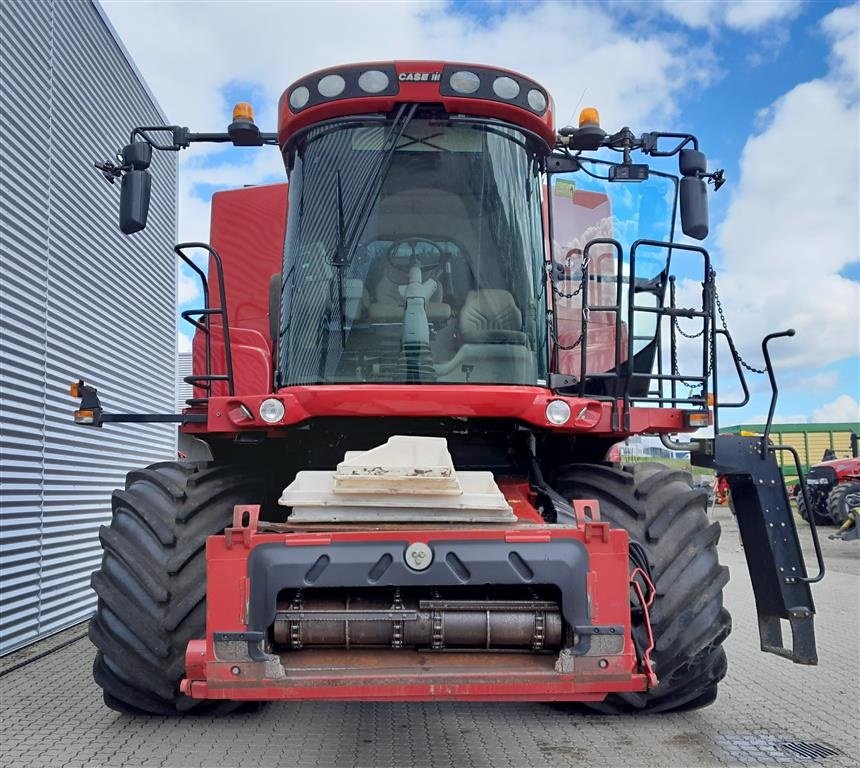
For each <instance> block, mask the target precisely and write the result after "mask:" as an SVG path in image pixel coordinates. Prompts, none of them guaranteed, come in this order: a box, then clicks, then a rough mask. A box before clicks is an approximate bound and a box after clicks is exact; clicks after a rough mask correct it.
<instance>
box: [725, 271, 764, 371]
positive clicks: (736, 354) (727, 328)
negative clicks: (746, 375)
mask: <svg viewBox="0 0 860 768" xmlns="http://www.w3.org/2000/svg"><path fill="white" fill-rule="evenodd" d="M715 274H716V273H715V272H714V270H713V268H712V269H711V276H712V277H713V276H715ZM714 301H715V302H716V305H717V312H718V313H719V315H720V322H721V323H722V324H723V330H724V331H725V332H726V333H728V332H729V326H728V324H727V323H726V313H725V312H724V311H723V304H722V302H721V301H720V294H718V293H717V284H716V281H715V282H714ZM729 338H731V336H729ZM735 356H736V357H737V359H738V362H739V363H740V364H741V366H742V367H744V368H746V369H747V370H748V371H749V372H750V373H767V368H754V367H753V366H751V365H750V364H749V363H748V362H747V361H746V360H744V359H743V358H742V357H741V353H740V352H738V351H737V350H735Z"/></svg>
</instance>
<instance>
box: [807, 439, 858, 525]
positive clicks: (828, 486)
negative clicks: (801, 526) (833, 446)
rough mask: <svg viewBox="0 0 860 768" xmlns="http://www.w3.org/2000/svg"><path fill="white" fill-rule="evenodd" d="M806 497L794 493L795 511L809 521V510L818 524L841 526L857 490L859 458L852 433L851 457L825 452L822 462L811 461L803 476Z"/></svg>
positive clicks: (846, 517) (855, 440) (851, 506)
mask: <svg viewBox="0 0 860 768" xmlns="http://www.w3.org/2000/svg"><path fill="white" fill-rule="evenodd" d="M806 484H807V487H808V499H809V504H808V505H807V502H806V500H805V499H804V497H803V496H802V495H801V494H798V495H797V511H798V513H799V514H800V516H801V517H802V518H803V519H804V520H807V521H808V520H809V518H810V510H811V511H812V516H813V518H814V521H815V522H816V523H817V524H818V525H836V526H841V525H842V524H843V523H844V522H845V521H846V520H847V519H848V515H849V513H850V512H851V509H852V508H853V502H851V501H849V499H852V498H853V497H854V496H856V495H857V494H858V493H860V458H858V456H857V435H856V434H854V433H853V432H852V433H851V456H850V457H846V458H842V459H839V458H836V456H835V453H834V452H833V451H826V452H825V454H824V456H823V457H822V461H820V462H819V463H818V464H813V465H812V466H811V467H810V468H809V473H808V474H807V476H806Z"/></svg>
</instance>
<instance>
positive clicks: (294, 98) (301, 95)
mask: <svg viewBox="0 0 860 768" xmlns="http://www.w3.org/2000/svg"><path fill="white" fill-rule="evenodd" d="M310 98H311V92H310V91H309V90H308V89H307V88H305V86H303V85H300V86H299V87H298V88H296V89H295V90H294V91H293V92H292V93H291V94H290V106H291V107H292V108H293V109H301V108H302V107H303V106H304V105H305V104H307V103H308V100H309V99H310Z"/></svg>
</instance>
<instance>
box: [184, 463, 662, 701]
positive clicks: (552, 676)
mask: <svg viewBox="0 0 860 768" xmlns="http://www.w3.org/2000/svg"><path fill="white" fill-rule="evenodd" d="M499 487H500V488H501V490H502V492H503V493H504V494H505V497H506V498H507V500H508V502H509V503H510V505H511V507H512V509H514V511H515V513H516V515H517V517H518V522H517V523H514V524H512V525H507V526H503V527H500V526H496V527H492V526H490V527H475V528H462V527H461V528H457V527H455V526H442V527H440V528H424V529H422V528H415V527H404V528H403V529H402V530H399V529H398V530H380V529H376V530H374V529H372V528H367V527H365V528H361V527H356V528H357V529H353V530H330V531H321V532H308V531H296V532H289V533H286V532H285V533H261V532H259V531H257V530H256V515H254V514H252V515H251V516H250V519H249V520H248V522H247V523H246V524H245V525H244V526H242V522H241V521H242V513H243V512H245V511H247V510H248V509H249V508H247V507H245V508H237V515H236V521H235V522H234V526H235V527H234V528H231V529H227V531H226V533H225V535H223V536H212V537H210V538H209V539H208V541H207V544H206V565H207V577H206V578H207V594H209V595H217V596H218V599H217V600H208V601H207V608H206V637H205V638H204V639H196V640H192V641H191V642H190V643H189V644H188V649H187V652H186V677H185V679H184V680H183V681H182V685H181V690H182V691H183V692H184V693H185V694H186V695H188V696H190V697H192V698H206V699H233V700H301V699H330V700H363V701H403V700H439V699H451V700H472V701H496V700H507V701H512V700H520V701H547V700H554V701H600V700H602V699H603V698H605V697H606V695H607V694H609V693H617V692H622V691H624V692H641V691H646V690H648V689H649V688H650V687H653V686H654V685H656V683H657V680H656V678H655V677H654V675H653V673H652V672H651V671H650V661H649V659H648V657H647V655H646V658H645V663H644V668H640V667H639V663H638V661H637V656H636V650H635V647H634V645H633V640H632V636H631V629H630V628H631V615H630V604H629V589H628V587H629V585H630V575H629V561H628V537H627V532H626V531H624V530H622V529H616V528H610V527H609V524H608V523H604V522H601V521H600V519H599V511H598V510H597V505H596V503H594V502H582V503H580V502H577V503H576V505H575V506H576V511H577V524H576V526H575V527H574V526H558V525H547V524H545V523H544V522H543V520H542V518H541V517H540V515H539V513H538V512H537V511H536V509H535V508H534V497H533V495H532V493H531V491H530V489H529V486H528V483H525V482H523V481H521V480H517V479H511V478H508V479H502V480H500V482H499ZM585 506H588V507H589V509H590V511H591V517H590V519H587V518H586V516H585ZM256 509H257V510H258V509H259V508H256ZM553 538H571V539H576V540H578V541H580V542H581V543H582V544H583V546H584V547H585V548H586V550H587V552H588V558H589V573H588V578H587V585H588V591H589V602H590V606H591V620H592V622H593V623H594V624H609V625H621V626H623V628H624V642H623V649H622V651H621V653H619V654H608V653H604V654H603V655H602V656H603V657H602V658H597V657H596V656H587V657H583V656H580V657H576V662H575V666H576V669H575V671H558V670H557V669H556V668H555V667H554V664H555V657H554V656H551V655H543V656H541V655H535V654H517V655H514V654H494V653H481V652H477V653H474V652H473V653H468V654H466V653H444V654H433V653H432V652H428V653H422V652H420V651H408V652H401V651H393V650H389V649H384V650H381V651H367V652H363V651H360V650H349V651H347V650H335V651H324V650H310V651H306V650H302V651H287V652H285V653H283V654H282V655H281V657H280V658H281V659H282V660H284V661H286V662H287V673H286V675H285V676H283V677H274V676H271V671H270V670H267V668H266V665H265V664H264V663H261V662H252V661H247V662H245V661H243V662H237V661H224V660H219V659H217V658H216V656H215V651H214V633H215V632H242V631H244V630H247V624H246V623H245V622H246V616H247V604H248V599H249V589H250V588H251V585H250V583H249V579H248V578H247V573H248V558H249V556H250V554H251V552H252V551H253V550H254V548H255V547H257V546H259V545H261V544H272V543H275V544H282V545H283V546H309V545H319V544H326V545H329V544H330V545H331V546H337V544H338V543H339V542H347V541H367V540H396V541H404V542H408V543H412V542H414V541H424V542H432V541H433V540H434V539H446V540H450V539H473V540H474V539H494V540H506V541H512V540H519V541H522V540H524V539H525V540H528V541H550V540H551V539H553ZM646 616H647V609H646ZM297 654H298V655H297ZM301 654H304V655H305V656H304V657H303V656H301ZM396 654H400V656H397V655H396ZM307 657H310V659H311V660H312V662H311V665H310V666H303V665H302V664H301V663H300V662H298V661H292V662H291V659H295V660H298V659H302V658H307ZM418 657H421V660H422V663H420V664H418V663H416V660H417V658H418ZM333 659H336V660H337V662H336V663H332V660H333ZM361 659H369V661H370V664H365V665H362V664H361V663H360V660H361ZM401 659H405V663H403V664H402V665H400V666H398V665H397V664H394V663H392V662H395V661H396V662H398V663H399V662H400V660H401ZM434 660H435V661H434ZM386 662H388V664H387V665H386ZM350 663H352V664H353V665H354V666H352V667H350V666H348V665H349V664H350ZM434 664H435V666H434Z"/></svg>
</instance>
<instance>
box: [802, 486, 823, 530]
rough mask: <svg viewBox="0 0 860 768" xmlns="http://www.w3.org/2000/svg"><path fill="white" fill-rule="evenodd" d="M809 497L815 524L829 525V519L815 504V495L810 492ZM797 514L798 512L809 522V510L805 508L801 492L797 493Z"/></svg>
mask: <svg viewBox="0 0 860 768" xmlns="http://www.w3.org/2000/svg"><path fill="white" fill-rule="evenodd" d="M809 497H810V499H811V501H812V509H813V514H814V515H815V524H816V525H830V523H831V520H830V518H829V517H828V516H827V515H826V514H823V513H822V511H821V510H820V509H819V505H818V504H816V500H815V499H816V497H815V496H814V495H812V494H810V495H809ZM797 514H799V515H800V516H801V517H802V518H803V519H804V520H806V522H807V523H808V522H809V510H808V509H807V508H806V502H805V501H804V500H803V493H798V494H797Z"/></svg>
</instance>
